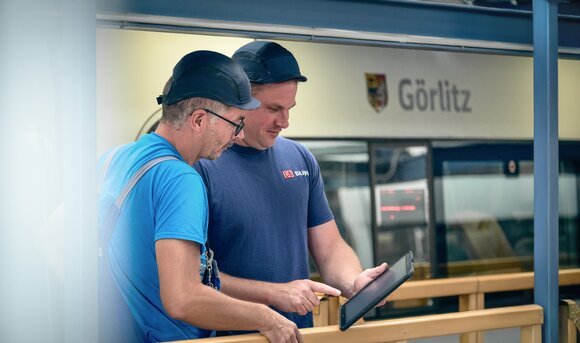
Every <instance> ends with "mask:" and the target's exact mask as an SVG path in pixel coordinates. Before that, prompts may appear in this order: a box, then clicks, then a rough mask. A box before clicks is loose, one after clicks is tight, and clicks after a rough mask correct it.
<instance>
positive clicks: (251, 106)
mask: <svg viewBox="0 0 580 343" xmlns="http://www.w3.org/2000/svg"><path fill="white" fill-rule="evenodd" d="M261 104H262V103H261V102H260V100H258V99H256V98H254V97H252V100H250V102H247V103H245V104H242V105H232V106H233V107H237V108H240V109H242V110H255V109H256V108H258V107H260V105H261Z"/></svg>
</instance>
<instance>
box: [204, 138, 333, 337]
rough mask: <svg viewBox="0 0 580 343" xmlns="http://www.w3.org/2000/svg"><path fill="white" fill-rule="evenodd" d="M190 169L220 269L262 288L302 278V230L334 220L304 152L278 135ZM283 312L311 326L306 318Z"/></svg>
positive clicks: (310, 158) (317, 172)
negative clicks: (270, 142)
mask: <svg viewBox="0 0 580 343" xmlns="http://www.w3.org/2000/svg"><path fill="white" fill-rule="evenodd" d="M194 167H195V168H196V169H197V170H198V172H199V173H200V174H201V176H202V178H203V179H204V182H205V184H206V187H207V190H208V200H209V222H208V224H209V226H208V239H209V243H210V245H211V247H212V249H213V250H214V252H215V257H216V259H217V261H218V265H219V267H220V270H221V271H223V272H225V273H227V274H229V275H232V276H236V277H240V278H246V279H253V280H261V281H267V282H289V281H293V280H297V279H307V278H309V271H308V232H307V230H308V228H312V227H314V226H318V225H321V224H324V223H326V222H328V221H330V220H332V219H333V215H332V212H331V211H330V208H329V206H328V201H327V200H326V197H325V195H324V185H323V182H322V178H321V176H320V168H319V166H318V163H317V162H316V160H315V159H314V156H312V154H311V153H310V152H309V151H308V149H306V148H305V147H304V146H302V145H300V144H298V143H296V142H293V141H291V140H288V139H285V138H282V137H278V138H277V139H276V143H275V144H274V146H272V147H271V148H269V149H266V150H256V149H253V148H248V147H242V146H240V145H234V146H232V147H231V148H229V149H228V150H226V151H224V153H223V154H222V156H221V157H220V158H219V159H217V160H215V161H209V160H201V161H200V162H198V163H197V164H196V165H195V166H194ZM283 314H284V315H285V316H286V317H287V318H289V319H290V320H292V321H294V322H295V323H296V324H297V325H298V327H300V328H303V327H311V326H312V314H311V313H309V314H307V315H305V316H300V315H298V314H296V313H290V314H288V313H283Z"/></svg>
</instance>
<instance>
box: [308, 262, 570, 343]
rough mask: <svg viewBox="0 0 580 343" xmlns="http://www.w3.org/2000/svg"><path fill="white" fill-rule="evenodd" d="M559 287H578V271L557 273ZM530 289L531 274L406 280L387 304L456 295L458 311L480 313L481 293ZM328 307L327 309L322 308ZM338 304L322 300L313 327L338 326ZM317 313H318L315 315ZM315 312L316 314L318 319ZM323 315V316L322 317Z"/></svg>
mask: <svg viewBox="0 0 580 343" xmlns="http://www.w3.org/2000/svg"><path fill="white" fill-rule="evenodd" d="M559 284H560V286H570V285H580V269H565V270H560V272H559ZM533 288H534V273H533V272H526V273H512V274H498V275H483V276H469V277H457V278H447V279H433V280H420V281H409V282H406V283H404V284H403V285H402V286H401V287H400V288H399V289H397V290H396V291H395V292H394V293H393V294H391V295H390V296H389V297H388V298H387V300H388V301H400V300H417V299H428V298H439V297H448V296H457V297H458V298H459V311H460V312H464V311H473V310H482V309H484V307H485V301H484V300H485V294H488V293H496V292H506V291H516V290H526V289H533ZM325 306H328V309H324V308H323V307H325ZM338 308H339V301H337V300H336V299H333V297H328V298H327V297H323V298H322V301H321V305H320V309H317V310H315V312H314V314H315V316H314V319H315V326H324V325H336V324H337V323H338ZM317 311H318V312H317ZM316 313H320V315H319V316H317V315H316ZM325 314H327V316H325ZM460 341H461V342H462V343H467V342H469V343H482V342H483V334H481V333H473V332H472V333H467V334H462V335H461V338H460Z"/></svg>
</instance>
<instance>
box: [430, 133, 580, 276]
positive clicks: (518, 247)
mask: <svg viewBox="0 0 580 343" xmlns="http://www.w3.org/2000/svg"><path fill="white" fill-rule="evenodd" d="M433 156H434V188H435V203H436V206H435V208H436V211H435V217H436V232H437V235H436V237H437V238H436V239H437V240H439V243H438V244H437V246H438V247H440V249H438V264H437V265H438V266H441V267H442V268H444V270H440V271H439V273H438V274H439V275H441V276H444V275H448V276H456V275H465V274H475V273H486V272H517V271H530V270H533V255H534V246H533V241H534V194H533V192H534V178H533V176H534V175H533V146H532V145H531V144H522V143H485V144H484V143H473V144H458V145H451V146H446V145H443V146H438V145H437V144H434V147H433ZM575 163H576V164H575ZM577 163H578V162H573V161H566V160H562V159H561V160H560V171H561V172H560V179H559V189H560V193H559V202H560V222H559V225H560V235H559V240H560V256H561V266H563V267H568V266H577V265H578V260H577V249H578V236H577V234H578V202H577V200H578V174H577V170H576V169H575V166H576V165H577Z"/></svg>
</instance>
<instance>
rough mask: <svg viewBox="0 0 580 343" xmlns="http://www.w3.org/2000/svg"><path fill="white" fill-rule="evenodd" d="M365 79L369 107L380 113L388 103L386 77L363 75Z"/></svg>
mask: <svg viewBox="0 0 580 343" xmlns="http://www.w3.org/2000/svg"><path fill="white" fill-rule="evenodd" d="M365 76H366V79H367V98H368V101H369V103H370V104H371V107H372V108H373V109H374V110H375V111H376V112H377V113H380V112H381V111H382V110H383V109H384V108H385V107H386V106H387V103H388V102H389V97H388V95H387V77H386V76H385V74H371V73H365Z"/></svg>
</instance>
